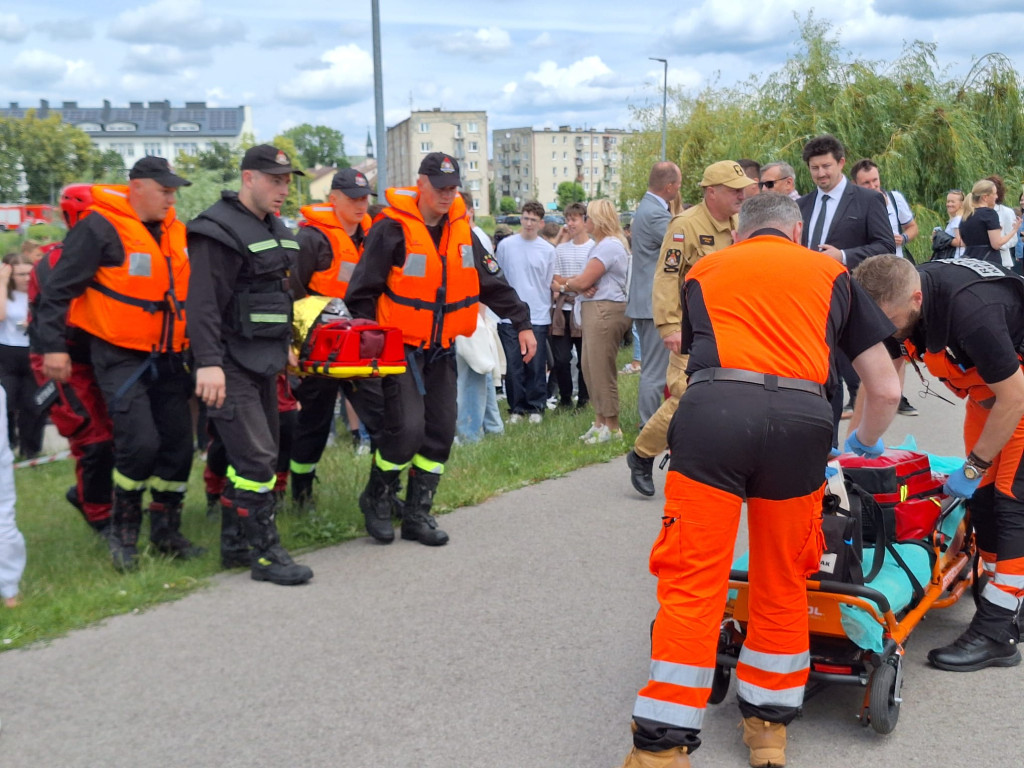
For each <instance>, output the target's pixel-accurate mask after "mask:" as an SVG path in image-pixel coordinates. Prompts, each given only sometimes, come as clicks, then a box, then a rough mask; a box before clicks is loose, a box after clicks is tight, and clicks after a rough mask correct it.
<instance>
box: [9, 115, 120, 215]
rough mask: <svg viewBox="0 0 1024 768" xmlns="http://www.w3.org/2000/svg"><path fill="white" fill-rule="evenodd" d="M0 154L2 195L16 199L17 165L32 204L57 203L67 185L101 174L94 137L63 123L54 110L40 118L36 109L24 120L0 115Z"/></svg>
mask: <svg viewBox="0 0 1024 768" xmlns="http://www.w3.org/2000/svg"><path fill="white" fill-rule="evenodd" d="M0 153H2V156H3V158H4V162H3V163H2V164H0V165H2V166H3V167H4V169H3V171H0V196H2V197H3V199H4V200H5V201H8V200H17V199H18V196H19V193H18V189H17V183H18V166H19V164H20V166H21V170H22V171H23V172H24V174H25V181H26V183H27V184H28V192H27V197H28V201H29V202H31V203H48V202H54V201H56V198H57V193H58V192H59V191H60V188H61V187H62V186H64V185H65V184H69V183H71V182H73V181H93V180H95V179H96V177H97V176H98V175H100V174H98V173H97V170H98V169H97V167H96V166H97V164H98V161H99V160H100V159H101V156H100V154H99V153H98V152H97V151H96V150H95V149H94V148H93V146H92V140H91V139H90V138H89V136H88V135H87V134H86V133H85V132H84V131H80V130H79V129H78V128H75V127H74V126H71V125H68V124H66V123H63V122H61V119H60V116H59V115H58V114H57V113H53V114H51V115H49V116H47V117H46V118H45V119H39V117H38V116H37V114H36V111H35V110H34V109H30V110H28V111H27V112H26V113H25V117H24V118H22V119H20V120H19V119H17V118H0Z"/></svg>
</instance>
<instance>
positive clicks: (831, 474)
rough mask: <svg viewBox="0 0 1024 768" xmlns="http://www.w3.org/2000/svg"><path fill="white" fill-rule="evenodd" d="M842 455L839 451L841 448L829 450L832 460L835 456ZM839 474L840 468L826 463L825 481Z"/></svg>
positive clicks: (829, 456)
mask: <svg viewBox="0 0 1024 768" xmlns="http://www.w3.org/2000/svg"><path fill="white" fill-rule="evenodd" d="M840 455H841V454H840V453H839V449H838V448H833V449H832V450H831V451H829V452H828V458H829V461H831V460H832V459H834V458H837V457H838V456H840ZM838 474H839V470H838V469H836V468H835V467H830V466H829V465H828V464H826V465H825V482H826V483H827V482H828V481H829V480H831V479H832V478H833V477H835V476H836V475H838Z"/></svg>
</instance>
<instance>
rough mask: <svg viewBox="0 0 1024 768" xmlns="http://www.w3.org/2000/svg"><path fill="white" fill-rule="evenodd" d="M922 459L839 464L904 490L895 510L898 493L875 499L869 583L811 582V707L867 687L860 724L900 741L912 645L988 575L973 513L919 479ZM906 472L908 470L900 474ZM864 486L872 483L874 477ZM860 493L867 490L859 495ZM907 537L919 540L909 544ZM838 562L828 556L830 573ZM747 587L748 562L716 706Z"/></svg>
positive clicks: (735, 652) (735, 575)
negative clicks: (836, 687)
mask: <svg viewBox="0 0 1024 768" xmlns="http://www.w3.org/2000/svg"><path fill="white" fill-rule="evenodd" d="M922 458H923V459H924V461H925V462H927V456H926V455H924V454H913V453H912V452H909V451H889V452H887V453H886V454H884V455H883V456H882V457H881V458H880V459H877V460H864V459H859V458H857V457H855V456H851V455H844V456H842V457H840V460H839V463H840V465H841V466H843V467H844V469H845V470H847V471H848V472H849V473H850V474H851V475H857V474H858V469H861V468H865V467H866V468H868V469H880V470H881V472H880V473H876V475H875V479H876V480H877V479H878V478H879V477H884V476H885V475H889V477H890V480H894V481H895V483H896V486H897V487H896V489H895V494H896V496H895V499H896V500H895V502H894V503H891V508H890V502H893V497H892V496H891V494H892V493H893V490H892V488H891V486H890V487H886V488H879V487H876V488H873V489H872V491H871V493H870V496H871V497H873V498H874V499H876V500H881V501H882V502H883V504H880V505H879V507H878V512H876V513H875V514H874V515H873V517H874V518H875V519H874V520H873V521H872V522H873V526H869V525H866V524H865V525H864V526H863V527H862V530H863V531H864V533H865V534H867V533H868V532H869V530H870V528H871V527H876V528H879V527H880V529H881V532H879V531H875V532H874V533H873V534H872V535H874V536H875V539H876V540H875V541H874V543H873V546H870V545H869V544H868V543H865V544H864V545H863V546H862V548H861V550H862V558H861V562H863V564H864V565H865V567H866V565H867V563H868V562H871V564H872V567H871V568H870V570H869V571H868V572H867V573H864V574H863V575H864V577H865V578H864V582H865V583H862V584H861V583H856V581H857V580H856V579H855V578H854V579H852V580H851V579H850V578H849V577H846V578H843V579H842V580H835V578H831V577H829V574H828V573H823V572H822V571H819V572H818V573H817V574H815V575H814V576H813V577H812V578H811V579H809V580H808V581H807V597H808V625H809V629H810V655H811V668H810V675H809V678H808V682H807V687H806V689H805V696H804V698H805V701H806V700H807V699H809V698H811V697H812V696H813V695H814V694H816V693H818V692H819V691H820V690H821V689H822V688H824V687H825V686H827V685H831V684H844V685H859V686H862V687H863V688H864V689H865V690H864V699H863V703H862V705H861V710H860V713H859V715H858V718H859V720H860V722H861V725H863V726H865V727H866V726H868V725H870V726H871V727H872V728H873V729H874V730H875V731H876V732H878V733H882V734H885V733H890V732H892V730H893V729H894V728H895V727H896V723H897V720H898V719H899V713H900V705H901V703H902V698H901V695H900V693H901V687H902V683H903V674H904V668H903V656H904V645H905V643H906V641H907V638H908V637H909V636H910V634H911V632H913V631H914V629H915V628H916V627H917V625H918V624H919V623H920V621H921V620H922V619H923V618H924V617H925V615H926V614H927V613H928V612H929V611H931V610H933V609H941V608H946V607H949V606H951V605H953V604H954V603H956V602H957V601H958V600H959V599H960V598H961V596H962V595H963V594H964V592H965V591H966V590H967V589H968V588H971V587H972V585H973V586H974V590H975V598H976V599H977V578H978V575H979V574H980V570H979V563H978V560H977V557H976V547H975V541H974V535H973V530H972V528H971V525H970V519H969V515H968V513H967V509H966V506H965V504H964V503H963V500H962V499H956V498H949V497H946V496H944V495H942V494H941V487H942V483H943V481H944V478H943V477H942V476H940V475H932V474H931V473H930V471H929V472H928V474H927V475H924V473H921V472H920V471H919V467H920V461H921V459H922ZM894 467H896V470H894V469H893V468H894ZM904 467H909V468H910V471H908V472H906V473H905V474H901V473H900V469H901V468H904ZM859 477H860V478H861V479H864V480H865V481H866V482H867V484H869V485H870V484H871V483H870V480H871V478H870V477H869V476H868V477H865V476H864V475H863V474H861V475H859ZM851 485H852V484H851ZM848 487H849V486H848ZM915 489H916V490H915ZM857 490H858V492H860V491H861V489H860V488H859V486H858V488H857ZM915 497H916V498H915ZM828 498H829V497H828V496H826V499H828ZM929 506H931V509H932V512H931V514H928V509H927V508H928V507H929ZM922 511H923V512H924V515H923V516H922ZM879 512H880V514H879ZM826 517H827V515H826ZM897 530H898V531H899V533H897V532H896V531H897ZM908 536H909V537H913V538H901V537H908ZM826 540H828V536H827V531H826ZM847 543H849V541H848V542H847ZM829 548H830V549H831V548H832V547H831V542H830V547H829ZM831 554H835V553H831ZM847 554H850V553H847ZM853 554H856V553H853ZM835 563H836V560H835V558H830V553H828V552H826V555H825V556H823V558H822V566H823V567H825V566H826V565H833V566H834V565H835ZM857 566H859V564H857ZM853 570H854V571H856V570H857V569H856V567H855V568H854V569H853ZM838 575H839V574H836V576H837V577H838ZM851 582H852V583H851ZM747 586H748V583H747V571H746V556H745V555H744V556H742V557H740V558H738V559H737V561H736V562H735V563H734V566H733V570H732V571H731V572H730V578H729V597H728V600H727V604H726V609H725V616H724V620H723V622H722V626H721V633H720V635H719V642H718V657H717V665H716V667H715V674H714V678H713V684H712V689H711V697H710V699H709V701H710V703H712V704H718V703H720V702H721V701H723V700H724V699H725V696H726V693H727V692H728V689H729V682H730V679H731V675H732V670H733V669H734V668H735V667H736V663H737V660H738V658H739V653H740V648H741V647H742V645H743V639H744V636H745V634H746V628H747V621H748V615H749V614H748V589H747Z"/></svg>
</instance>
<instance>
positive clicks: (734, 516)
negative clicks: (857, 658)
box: [633, 381, 832, 745]
mask: <svg viewBox="0 0 1024 768" xmlns="http://www.w3.org/2000/svg"><path fill="white" fill-rule="evenodd" d="M669 438H670V447H671V450H672V464H671V466H670V471H669V473H668V478H667V480H666V487H665V496H666V503H665V514H664V517H663V519H662V523H663V525H662V528H661V530H660V532H659V535H658V538H657V540H656V541H655V544H654V547H653V549H652V551H651V559H650V566H651V572H652V573H653V574H654V575H655V576H657V577H658V602H659V606H660V610H659V612H658V616H657V619H656V621H655V623H654V631H653V637H652V655H651V672H650V677H649V681H648V683H647V685H646V686H644V688H643V689H641V690H640V692H639V694H638V696H637V701H636V705H635V707H634V710H633V715H634V719H635V720H636V721H637V724H638V728H639V730H640V731H643V730H644V729H645V728H646V729H648V730H649V731H655V730H659V727H660V729H661V731H662V732H664V731H663V729H664V728H666V727H667V728H669V729H677V730H678V729H681V730H682V731H691V732H692V731H698V730H699V729H700V728H701V724H702V720H703V715H704V710H705V707H706V705H707V700H708V696H709V695H710V692H711V680H712V675H713V672H714V667H715V656H716V650H717V645H718V635H719V630H720V626H721V621H722V616H723V612H724V608H725V601H726V594H727V591H728V579H729V569H730V567H731V563H732V559H733V549H734V546H735V541H736V532H737V530H738V527H739V522H740V511H741V506H742V503H743V500H744V499H746V500H747V527H748V531H749V537H750V542H749V544H750V563H749V569H748V574H749V606H750V618H749V622H748V629H747V637H746V640H745V642H744V646H743V649H742V651H741V654H740V658H739V662H738V665H737V668H736V678H737V693H738V696H739V701H740V709H741V711H742V712H743V714H744V716H746V717H751V716H756V717H762V718H764V719H766V720H770V721H772V722H789V721H791V720H792V719H793V717H795V715H796V712H797V709H798V708H799V706H800V705H801V703H802V701H803V691H804V684H805V683H806V681H807V674H808V668H809V654H808V646H809V636H808V629H807V591H806V579H807V577H808V576H809V575H811V574H813V573H814V572H815V571H817V570H818V563H819V560H820V557H821V552H822V547H823V543H824V542H823V538H822V534H821V508H822V496H823V494H824V486H823V481H824V473H825V462H826V459H827V454H828V451H829V448H830V447H831V439H832V413H831V408H830V406H829V404H828V402H827V401H826V400H825V399H824V398H821V397H818V396H815V395H811V394H808V393H803V392H793V391H783V390H779V391H771V392H769V391H767V390H765V389H763V388H761V387H759V386H757V385H749V384H742V383H735V382H725V381H716V382H704V383H699V384H695V385H691V387H690V388H689V389H688V390H687V391H686V394H685V395H684V396H683V397H682V398H681V399H680V404H679V410H678V411H677V413H676V416H675V419H674V420H673V422H672V426H671V428H670V430H669ZM662 743H663V742H662ZM681 745H682V744H681Z"/></svg>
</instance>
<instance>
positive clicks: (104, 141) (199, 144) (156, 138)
mask: <svg viewBox="0 0 1024 768" xmlns="http://www.w3.org/2000/svg"><path fill="white" fill-rule="evenodd" d="M29 109H34V110H35V111H36V116H37V117H40V118H46V117H48V116H50V115H52V114H57V115H60V119H61V120H62V121H63V122H65V123H68V124H69V125H73V126H75V127H76V128H78V129H79V130H82V131H85V132H86V133H87V134H89V138H90V139H91V140H92V143H93V146H95V147H96V148H97V149H99V150H100V151H101V152H103V151H106V150H108V149H112V150H114V151H115V152H117V153H118V154H120V155H121V157H123V158H124V165H125V168H130V167H131V166H133V165H134V164H135V161H136V160H138V159H139V158H141V157H145V156H146V155H158V156H160V157H166V158H167V159H169V160H171V161H173V160H174V158H175V157H176V156H177V155H178V153H179V152H185V153H186V154H190V155H194V154H197V153H198V152H199V151H200V150H208V149H210V148H211V146H212V144H214V143H215V142H220V143H222V144H227V145H229V146H231V147H237V146H238V145H239V144H240V143H241V141H242V137H243V136H244V135H245V134H249V135H250V136H252V135H253V127H252V108H251V107H247V106H243V107H208V106H206V102H205V101H186V102H185V105H184V106H183V107H172V106H171V102H169V101H150V102H148V103H146V102H142V101H131V102H129V103H128V106H127V107H114V106H111V104H110V102H109V101H106V100H105V101H104V102H103V106H102V107H80V106H78V102H76V101H65V102H62V103H61V105H60V106H59V107H57V106H53V107H51V106H50V103H49V102H48V101H46V99H41V100H40V102H39V106H38V107H21V106H19V105H18V103H17V102H11V103H10V106H9V107H7V108H2V107H0V117H11V118H18V119H22V118H24V117H25V113H26V112H27V111H28V110H29Z"/></svg>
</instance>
